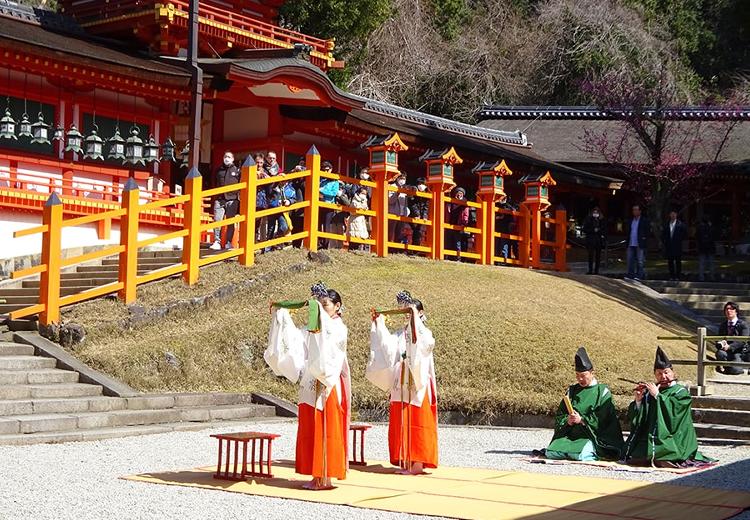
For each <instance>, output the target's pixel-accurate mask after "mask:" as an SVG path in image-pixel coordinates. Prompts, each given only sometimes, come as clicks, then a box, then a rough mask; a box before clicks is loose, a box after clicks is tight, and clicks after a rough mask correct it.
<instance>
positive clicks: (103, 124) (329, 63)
mask: <svg viewBox="0 0 750 520" xmlns="http://www.w3.org/2000/svg"><path fill="white" fill-rule="evenodd" d="M282 3H283V0H268V1H259V0H223V1H218V0H214V1H212V0H204V1H201V2H200V17H199V44H200V45H199V53H200V58H199V65H200V66H201V68H202V69H203V71H204V74H205V84H204V96H203V107H202V114H203V117H202V121H201V129H202V131H201V140H200V167H199V169H200V171H201V173H202V175H203V176H204V178H205V179H206V180H205V184H206V185H207V186H211V185H212V172H213V171H215V169H216V168H217V166H218V165H219V164H220V163H221V160H222V156H223V154H224V152H225V151H226V150H231V151H233V152H234V154H235V156H236V157H237V158H238V159H240V160H242V159H244V157H245V156H247V155H249V154H252V153H253V152H256V151H269V150H272V151H275V152H276V153H277V155H278V157H279V162H280V163H281V168H282V169H283V170H284V171H288V170H290V169H291V168H292V167H293V166H294V165H296V164H297V162H298V160H299V158H300V157H302V156H304V154H305V152H306V151H307V150H308V149H310V147H311V146H312V145H315V147H316V148H317V150H319V151H320V154H321V156H322V159H323V160H327V161H330V162H331V163H332V164H333V165H334V170H335V171H336V172H339V173H341V174H344V175H347V174H348V175H354V174H355V172H357V171H358V170H359V169H360V168H361V167H362V166H364V165H367V164H368V152H367V150H366V149H364V148H363V147H362V146H361V144H362V143H363V142H366V141H367V140H368V139H370V138H371V137H372V136H378V135H380V136H383V135H388V134H392V133H394V132H397V133H398V134H399V136H400V138H401V139H402V140H403V142H404V143H405V144H407V145H408V151H405V152H403V153H402V154H401V157H400V158H399V167H400V169H401V171H403V172H405V173H407V175H408V178H409V181H410V182H413V181H414V180H415V179H416V178H417V177H422V176H425V164H424V162H423V161H420V157H422V156H425V154H426V153H427V152H428V151H430V150H441V149H448V148H451V147H454V148H455V150H456V152H457V153H458V154H459V155H460V157H461V158H462V160H463V162H462V163H460V164H457V165H456V170H455V179H456V182H457V184H459V185H461V186H464V187H465V188H466V189H467V191H468V193H469V194H472V196H473V194H474V193H476V191H477V186H478V182H477V181H478V178H477V175H476V174H475V173H472V169H473V168H475V167H476V166H477V165H479V164H482V163H493V164H494V163H497V162H499V161H505V163H506V165H507V167H508V168H509V169H510V171H512V172H513V175H512V176H511V177H510V178H509V179H507V182H506V192H507V193H508V195H509V196H510V197H511V198H512V199H514V200H515V201H520V200H521V199H522V198H523V196H524V195H523V186H522V185H521V184H519V182H518V181H519V179H523V178H528V177H529V176H532V177H534V176H537V177H541V176H543V175H545V173H547V172H549V173H550V175H551V176H552V177H553V178H554V180H555V182H556V184H555V186H554V190H553V192H552V194H551V195H550V198H551V200H552V201H553V203H554V202H556V197H558V195H559V194H567V195H565V197H567V199H571V197H575V196H577V195H576V194H583V195H581V196H583V197H589V196H591V194H595V196H597V197H599V196H607V195H608V194H611V193H612V192H613V191H616V190H618V189H619V188H620V186H621V184H622V182H621V180H620V179H618V178H617V177H616V176H614V175H612V174H610V173H607V172H604V173H601V172H598V173H593V172H591V171H587V170H586V169H584V168H580V167H579V166H578V165H570V164H562V163H558V162H554V161H550V160H548V159H546V158H545V157H543V156H542V155H540V154H538V153H537V151H536V148H535V147H533V146H532V145H531V143H530V140H529V139H528V137H527V135H526V134H525V133H524V132H522V131H518V130H516V129H513V130H508V129H495V128H488V127H480V126H474V125H469V124H464V123H459V122H455V121H451V120H447V119H443V118H439V117H435V116H431V115H429V114H424V113H421V112H417V111H414V110H408V109H405V108H401V107H398V106H394V105H391V104H388V103H384V102H381V101H377V100H373V99H367V98H364V97H361V96H357V95H353V94H351V93H347V92H345V91H343V90H341V89H340V88H338V87H337V86H335V85H334V84H333V83H332V82H331V81H330V80H329V79H328V76H327V75H326V71H327V70H329V69H331V68H336V67H341V66H343V64H342V63H341V62H340V61H337V60H336V57H335V53H336V48H335V43H334V42H333V41H332V40H321V39H318V38H313V37H310V36H307V35H304V34H300V33H297V32H294V31H290V30H287V29H284V28H281V27H279V26H278V25H276V23H277V17H278V11H277V10H278V8H279V6H280V5H281V4H282ZM59 6H60V7H59V11H58V12H51V11H46V10H40V9H32V8H28V7H23V6H18V5H17V4H15V3H14V2H10V1H8V0H0V224H1V225H0V244H2V246H3V247H2V248H0V277H3V276H7V274H8V272H10V271H13V270H14V269H17V268H20V267H24V266H28V265H31V264H32V263H33V262H34V261H35V258H36V256H37V255H38V254H39V252H40V250H41V239H40V237H39V236H28V237H21V238H13V232H14V231H17V230H20V229H23V228H27V227H29V226H30V225H33V224H38V223H39V221H40V215H41V212H42V209H43V207H44V204H45V201H46V200H47V198H48V197H49V196H50V194H51V193H52V192H56V193H58V194H59V196H60V197H61V200H62V202H63V204H64V213H65V214H66V215H68V216H85V215H92V214H96V213H100V212H105V211H108V210H112V209H115V208H117V207H118V204H119V201H120V194H121V191H122V187H123V185H124V184H125V182H126V181H127V180H128V179H134V180H135V182H136V183H137V184H138V186H139V188H140V197H141V200H145V201H149V200H156V199H159V198H166V197H168V196H169V195H170V194H174V193H180V192H181V190H182V185H183V180H184V178H185V175H186V172H187V168H186V165H187V156H188V151H187V150H186V142H187V140H188V129H189V124H190V113H189V112H190V110H189V100H190V96H191V85H190V74H189V73H188V72H187V69H186V67H185V61H186V58H185V56H186V46H187V35H188V30H187V25H188V2H187V0H170V1H169V2H168V3H162V2H155V1H154V2H151V1H148V0H120V1H119V2H116V3H110V2H98V1H97V2H92V1H90V0H60V2H59ZM567 199H566V200H567ZM139 218H140V226H139V236H142V237H143V238H147V237H149V236H150V235H151V236H156V235H159V234H162V233H164V232H165V228H170V227H173V228H179V227H180V226H182V218H183V217H182V213H181V211H180V210H179V208H169V207H164V208H160V209H158V210H154V211H147V212H144V213H143V214H142V215H140V217H139ZM204 218H205V219H206V220H208V219H210V216H209V215H208V214H206V215H205V216H204ZM166 231H168V229H167V230H166ZM118 240H119V222H118V221H117V219H110V220H103V221H100V222H98V223H96V224H90V225H87V224H83V225H80V226H74V227H70V228H66V229H65V231H64V233H63V236H62V243H63V249H71V250H74V249H75V250H77V251H78V252H79V253H80V251H81V249H84V250H85V249H86V248H93V247H101V246H103V245H106V244H113V243H118ZM179 244H180V241H179V240H175V241H174V243H171V242H170V241H165V242H164V243H163V244H161V245H162V246H165V247H171V246H173V245H179Z"/></svg>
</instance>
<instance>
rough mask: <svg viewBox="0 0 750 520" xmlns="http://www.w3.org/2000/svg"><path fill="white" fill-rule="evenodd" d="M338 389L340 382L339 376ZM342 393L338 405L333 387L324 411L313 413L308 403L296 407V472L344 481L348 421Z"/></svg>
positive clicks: (314, 410) (312, 408)
mask: <svg viewBox="0 0 750 520" xmlns="http://www.w3.org/2000/svg"><path fill="white" fill-rule="evenodd" d="M341 383H342V385H341V387H342V388H345V387H344V381H343V377H342V381H341ZM348 409H349V405H348V403H347V402H346V392H344V395H343V396H342V400H341V403H339V400H338V393H337V391H336V388H335V387H334V388H333V390H332V391H331V395H329V396H328V399H327V400H326V404H325V407H324V409H323V410H322V411H321V410H317V409H315V407H313V406H310V405H309V404H303V403H300V404H299V421H298V425H297V456H296V460H295V463H294V466H295V470H296V471H297V473H301V474H303V475H312V476H313V477H331V478H336V479H339V480H343V479H345V478H346V469H347V465H348V461H347V458H348V453H347V439H348V432H347V429H348V426H347V424H348V418H347V410H348ZM324 413H325V419H326V423H325V429H326V432H325V450H326V455H327V458H326V460H325V466H326V467H325V470H324V458H323V414H324Z"/></svg>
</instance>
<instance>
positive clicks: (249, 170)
mask: <svg viewBox="0 0 750 520" xmlns="http://www.w3.org/2000/svg"><path fill="white" fill-rule="evenodd" d="M305 161H306V162H305V164H306V165H307V166H308V168H307V169H305V170H302V171H298V172H292V173H287V174H281V175H277V176H272V177H267V178H262V179H259V178H258V175H257V166H256V165H255V164H249V163H248V164H245V165H243V166H242V167H241V170H240V171H241V175H240V180H239V182H237V183H234V184H230V185H226V186H221V187H217V188H212V189H203V178H202V177H201V176H200V175H195V174H194V173H191V174H188V176H187V177H186V179H185V190H184V191H185V192H184V194H182V195H176V196H174V197H169V198H163V199H157V200H152V201H150V202H142V200H143V198H142V194H143V191H141V190H140V189H139V188H138V186H137V184H135V183H134V181H132V180H130V181H128V183H127V184H126V185H125V186H123V187H122V188H121V190H120V193H119V199H120V200H119V204H116V203H112V204H111V209H109V210H108V211H103V212H100V213H97V214H93V215H85V216H82V217H77V218H72V219H71V218H68V219H65V218H64V217H63V203H62V201H61V199H60V198H59V197H57V195H55V194H53V195H50V197H49V199H48V200H47V204H45V205H44V208H43V219H42V225H41V226H35V227H32V228H28V229H24V230H19V231H17V232H15V234H14V236H16V237H19V236H27V235H31V234H36V233H43V234H44V239H43V248H42V255H41V256H42V262H41V263H40V264H39V265H38V266H34V267H32V268H28V269H25V270H22V271H18V272H16V273H14V277H17V276H20V275H22V274H23V275H26V276H27V275H30V274H39V276H40V280H41V282H40V299H39V301H40V303H38V304H36V305H33V306H30V307H26V308H23V309H19V310H17V311H13V312H12V313H11V317H12V318H14V319H15V318H21V317H26V316H28V315H30V314H35V313H39V320H40V322H41V323H44V324H49V323H51V322H55V321H57V320H59V315H60V306H62V305H66V304H68V303H73V302H79V301H83V300H85V299H88V298H93V297H96V296H101V295H103V294H106V293H107V292H108V291H109V292H114V291H118V294H119V296H120V298H121V299H123V300H124V301H125V302H126V303H130V302H132V301H133V300H134V299H135V296H136V289H137V287H138V286H139V285H141V284H143V283H146V282H150V281H153V280H158V279H160V278H164V277H167V276H174V275H178V274H179V275H181V276H182V277H183V279H184V280H185V281H186V282H187V283H188V284H194V283H195V282H196V281H197V280H198V277H199V270H200V268H201V267H203V266H206V265H210V264H213V263H216V262H221V261H224V260H229V259H232V258H237V259H238V261H239V262H240V264H241V265H244V266H250V265H252V264H253V263H254V262H255V254H256V252H257V251H259V250H263V249H264V248H268V247H273V246H277V245H281V244H285V243H289V242H291V241H293V240H299V239H302V240H303V241H304V244H305V247H307V248H308V249H309V250H311V251H315V250H317V248H318V239H319V238H323V239H329V240H338V241H341V242H342V244H343V245H344V247H346V246H348V245H350V244H365V245H369V246H374V248H375V253H376V254H377V255H379V256H387V255H388V251H389V249H394V250H402V251H408V252H416V253H420V254H427V255H428V256H429V257H430V258H433V259H439V260H442V259H444V258H445V256H446V255H453V256H456V257H463V258H468V259H472V260H476V261H477V262H478V263H481V264H486V265H493V264H495V263H496V262H501V263H506V264H512V265H521V266H523V267H536V268H540V267H542V268H552V269H557V270H564V269H565V246H566V243H565V239H566V234H565V232H564V231H565V229H564V227H563V226H564V225H565V223H566V221H565V212H564V211H560V210H558V211H556V212H555V218H554V219H546V220H545V221H547V222H552V223H554V224H555V240H554V241H551V240H541V239H540V238H541V237H539V236H537V235H538V229H539V225H540V223H541V222H542V220H541V214H540V212H539V211H538V209H537V210H533V211H532V210H530V209H529V208H527V207H522V209H521V211H518V212H516V211H514V210H506V209H504V208H500V207H498V203H497V202H496V200H495V199H496V195H495V194H494V193H490V194H489V195H490V196H489V197H487V196H484V195H482V193H480V195H478V200H477V201H472V200H459V199H454V198H451V197H449V196H448V195H447V194H446V193H445V192H444V191H441V189H435V190H433V191H429V192H419V191H417V190H415V189H414V188H413V187H408V188H406V187H403V188H402V187H398V186H393V185H391V184H389V183H388V177H389V175H386V172H385V171H383V170H380V171H376V170H374V169H373V168H372V165H371V171H374V172H375V175H374V180H370V181H364V180H361V179H355V178H351V177H347V176H345V175H342V174H338V173H333V172H323V171H321V169H320V155H319V154H318V153H317V151H316V150H315V149H314V148H311V151H310V152H308V154H307V155H306V157H305ZM297 179H305V181H306V182H305V190H304V191H305V193H304V198H303V199H302V200H299V201H296V200H295V202H294V203H291V204H290V205H288V206H284V205H279V206H275V207H271V208H264V209H261V208H256V200H257V194H258V190H260V189H263V187H264V186H270V185H275V184H280V183H287V182H291V181H294V180H297ZM322 179H335V180H338V181H339V182H343V183H348V184H352V185H359V186H366V187H368V188H371V192H372V200H371V203H370V205H369V207H368V208H367V209H364V208H361V207H354V206H353V205H344V204H340V203H336V202H325V201H322V200H321V199H320V195H321V194H320V188H321V180H322ZM438 188H442V186H440V185H438ZM449 188H450V185H447V186H446V187H445V189H449ZM233 191H236V192H238V199H239V205H240V208H239V212H238V213H237V214H236V215H235V216H232V217H230V218H225V219H222V220H221V221H218V222H212V221H209V219H208V218H206V215H205V214H204V213H203V208H204V207H205V200H204V199H207V198H210V197H215V196H217V195H221V194H225V193H228V192H233ZM394 192H397V193H404V194H408V195H409V196H418V197H421V198H424V199H426V200H428V201H431V203H430V204H429V205H428V216H427V218H417V217H413V216H405V215H404V216H402V215H397V214H391V213H390V208H389V206H390V205H389V195H390V194H392V193H394ZM447 203H452V204H458V205H461V206H464V207H468V208H476V210H477V219H476V224H472V225H459V224H452V223H450V222H446V219H445V204H447ZM166 206H170V207H171V206H174V207H175V209H173V210H172V209H170V212H167V214H168V215H175V216H176V215H178V214H179V215H181V218H182V228H181V229H177V230H172V231H169V232H166V233H162V234H160V235H158V236H154V237H149V238H145V239H140V240H139V238H138V231H139V225H140V222H141V220H142V218H141V217H142V216H144V215H149V214H154V213H159V211H160V209H161V208H163V207H166ZM177 207H181V208H182V209H179V210H178V209H177ZM300 210H302V211H303V212H304V225H303V226H304V227H303V229H302V230H294V229H291V228H290V229H289V233H288V234H286V235H283V236H272V237H261V236H257V237H256V227H257V225H258V223H259V220H260V219H270V220H269V222H274V223H275V222H277V221H278V222H281V221H279V220H277V219H281V218H284V219H285V221H287V222H288V221H289V219H290V216H289V214H290V213H291V212H294V211H300ZM321 210H325V211H332V212H343V213H347V214H348V215H351V216H353V217H358V218H359V217H364V218H367V219H370V220H371V224H372V226H371V227H372V231H373V233H372V234H371V235H370V236H369V237H368V238H364V237H362V236H352V235H351V229H350V228H347V227H346V225H344V226H342V228H340V229H335V228H326V229H321V225H320V224H319V223H320V219H321V215H322V214H323V213H321V212H320V211H321ZM504 213H511V214H513V213H517V214H518V223H519V224H518V231H517V232H515V233H513V234H510V233H500V232H495V217H496V215H498V214H504ZM421 216H422V215H420V217H421ZM114 218H119V220H120V244H119V245H118V246H113V248H114V249H112V250H111V251H110V252H109V254H118V255H119V269H118V281H117V282H116V283H111V284H107V285H105V286H103V287H98V288H94V289H91V290H88V291H85V292H84V293H80V294H76V295H71V296H65V297H62V296H61V294H60V268H61V267H64V266H69V265H74V264H76V263H79V262H82V261H88V260H91V259H95V258H98V257H100V256H104V253H100V252H98V253H88V254H85V255H79V256H75V257H72V258H68V259H66V260H64V261H61V260H60V257H61V254H60V251H61V232H62V229H63V228H64V227H69V226H74V225H82V224H90V223H99V222H102V221H109V220H111V219H114ZM399 222H400V223H404V224H408V225H412V226H415V227H414V228H413V232H414V233H416V232H417V231H421V233H420V236H421V237H423V238H424V239H425V240H424V242H413V243H408V241H403V240H402V237H408V234H403V235H398V236H396V235H394V234H393V230H394V228H393V226H392V224H393V223H399ZM281 224H283V222H281ZM281 224H279V225H281ZM389 224H390V226H389ZM532 224H533V225H532ZM229 226H239V230H238V233H237V234H236V236H237V237H238V240H237V247H236V248H234V249H230V250H226V251H222V252H218V253H216V254H213V253H212V254H210V255H204V256H201V254H200V253H201V249H200V243H201V237H204V238H205V237H206V235H207V234H208V233H209V232H210V231H212V230H215V229H222V228H227V227H229ZM395 229H399V227H398V226H397V227H396V228H395ZM404 229H408V228H404ZM446 230H448V231H453V232H464V233H470V234H473V235H474V239H475V240H474V244H473V245H470V246H469V247H468V248H466V249H467V250H461V249H464V248H461V247H456V248H455V249H454V248H452V246H450V244H448V245H449V246H450V247H446V242H445V240H446V235H448V234H447V233H446ZM535 230H537V231H535ZM503 238H504V239H508V240H515V241H516V242H517V243H518V245H519V247H518V252H517V254H516V256H517V258H515V259H512V258H505V257H501V256H500V255H499V253H500V251H499V246H498V244H499V243H500V242H497V239H503ZM179 239H182V241H183V248H182V259H181V261H180V262H178V263H175V264H174V265H171V266H168V267H165V268H163V269H159V270H157V271H154V272H151V273H147V274H143V275H139V274H138V263H137V259H138V249H139V248H141V247H146V246H150V245H152V244H156V243H158V242H163V241H167V240H179ZM261 239H262V240H261ZM542 245H545V246H548V247H550V248H551V249H552V250H553V251H554V252H555V260H554V263H549V262H547V261H546V260H545V261H544V262H543V261H542V259H541V258H540V253H539V251H540V247H541V246H542Z"/></svg>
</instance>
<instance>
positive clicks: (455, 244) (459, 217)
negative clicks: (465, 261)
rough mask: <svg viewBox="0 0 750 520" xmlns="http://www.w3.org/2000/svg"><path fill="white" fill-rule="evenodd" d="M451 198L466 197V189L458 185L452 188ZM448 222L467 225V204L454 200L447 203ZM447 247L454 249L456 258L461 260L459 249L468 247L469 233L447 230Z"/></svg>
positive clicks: (463, 249) (465, 249)
mask: <svg viewBox="0 0 750 520" xmlns="http://www.w3.org/2000/svg"><path fill="white" fill-rule="evenodd" d="M453 198H455V199H457V200H459V201H463V200H464V199H466V190H465V189H463V188H461V187H460V186H459V187H457V188H456V189H454V190H453ZM446 213H447V216H448V222H449V223H450V224H454V225H456V226H468V225H469V206H466V205H465V204H458V203H455V202H451V203H448V207H447V212H446ZM447 233H448V236H447V238H448V240H447V242H448V243H447V244H446V245H447V246H448V249H454V250H455V251H456V254H457V256H456V260H459V261H460V260H461V251H467V250H468V247H469V233H467V232H465V231H456V230H453V229H449V230H448V232H447Z"/></svg>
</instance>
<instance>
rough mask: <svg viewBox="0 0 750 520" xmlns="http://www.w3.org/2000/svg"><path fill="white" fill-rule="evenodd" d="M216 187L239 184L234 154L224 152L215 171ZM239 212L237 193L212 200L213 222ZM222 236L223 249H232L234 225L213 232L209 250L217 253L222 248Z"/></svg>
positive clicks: (221, 195)
mask: <svg viewBox="0 0 750 520" xmlns="http://www.w3.org/2000/svg"><path fill="white" fill-rule="evenodd" d="M215 179H216V183H215V184H216V187H217V188H220V187H223V186H228V185H230V184H237V183H238V182H240V170H239V169H238V168H237V166H235V164H234V154H233V153H232V152H230V151H226V152H224V159H223V164H222V165H221V166H219V168H218V169H217V170H216V177H215ZM239 211H240V196H239V191H230V192H227V193H222V194H220V195H217V196H216V198H215V199H214V222H220V221H222V220H224V218H232V217H234V216H236V215H237V213H239ZM222 236H223V237H224V241H223V242H224V243H223V245H224V247H226V248H227V249H232V238H234V225H230V226H226V227H224V233H222V229H221V228H216V229H215V230H214V243H213V244H211V246H210V247H211V249H213V250H214V251H217V250H219V249H221V248H222Z"/></svg>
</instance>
